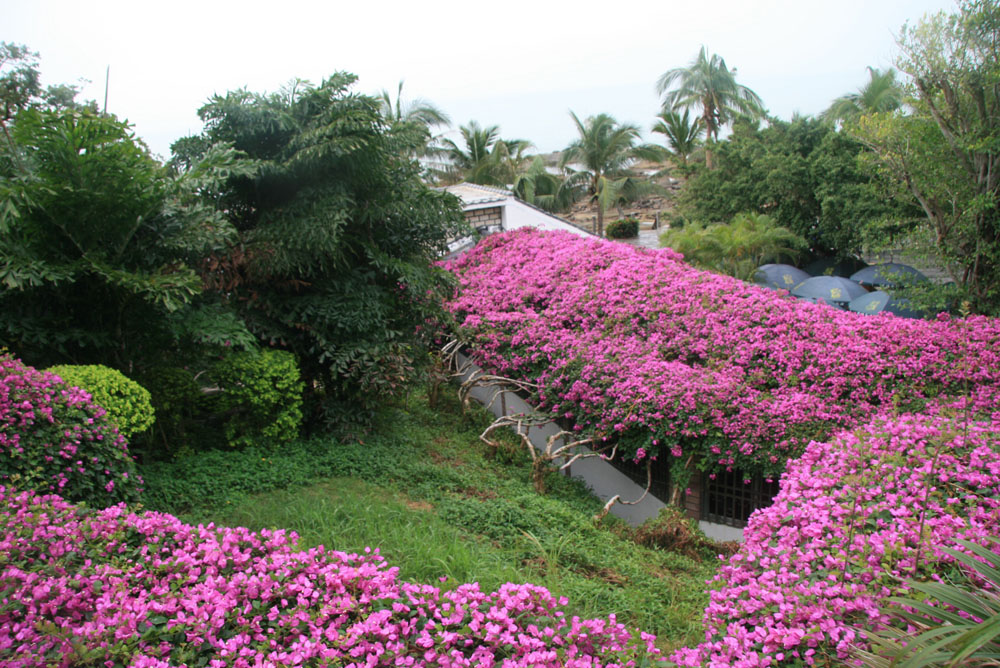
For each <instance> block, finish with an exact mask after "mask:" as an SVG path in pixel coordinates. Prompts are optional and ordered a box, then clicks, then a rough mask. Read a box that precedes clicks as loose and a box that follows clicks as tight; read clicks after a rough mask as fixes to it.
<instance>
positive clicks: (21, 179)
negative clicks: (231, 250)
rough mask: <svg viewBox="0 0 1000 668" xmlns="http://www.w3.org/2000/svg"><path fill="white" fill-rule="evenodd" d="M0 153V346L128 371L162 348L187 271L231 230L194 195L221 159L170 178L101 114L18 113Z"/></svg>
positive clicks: (222, 154) (185, 288)
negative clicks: (7, 143)
mask: <svg viewBox="0 0 1000 668" xmlns="http://www.w3.org/2000/svg"><path fill="white" fill-rule="evenodd" d="M7 149H8V150H6V151H3V150H0V202H2V205H0V286H2V287H0V345H6V346H9V347H10V348H11V349H13V350H16V351H18V353H19V354H20V355H22V356H23V357H24V359H25V360H28V361H30V362H31V363H33V364H38V365H42V366H45V365H49V364H52V363H56V362H65V361H72V362H75V363H102V364H108V365H112V366H114V367H116V368H118V369H122V370H126V371H128V370H130V369H132V368H133V367H134V366H136V365H141V364H143V363H144V361H146V360H149V359H150V358H151V357H155V356H157V355H159V354H160V351H161V350H162V349H163V348H164V346H167V345H172V343H173V342H174V340H175V338H176V336H178V335H179V334H178V331H177V330H176V328H175V325H176V322H177V318H178V315H179V314H180V313H182V312H184V311H185V310H186V309H188V308H190V307H191V306H192V305H193V303H194V301H195V297H196V295H197V294H198V293H199V292H200V291H201V280H200V278H199V276H198V274H197V273H196V271H195V267H196V266H197V265H198V263H199V262H200V260H201V258H202V257H204V255H205V254H207V253H209V252H211V251H213V250H218V249H221V248H223V247H225V245H226V244H227V243H229V242H230V241H232V240H233V239H235V230H234V229H233V228H232V226H231V225H230V224H229V223H228V221H226V220H225V218H224V217H223V216H222V215H221V214H219V213H217V212H215V211H214V210H212V209H211V208H209V207H207V206H206V205H205V204H204V203H203V202H202V201H201V196H200V194H199V193H200V192H201V190H202V189H204V188H206V187H211V185H212V184H213V183H214V182H215V181H216V180H217V176H218V174H220V173H231V172H232V170H234V169H238V168H237V166H236V165H234V157H233V155H232V154H231V152H228V151H224V150H218V151H214V152H212V153H210V154H208V155H206V156H205V158H204V159H203V160H202V161H201V162H199V164H198V165H197V166H196V167H195V168H193V169H192V170H191V172H190V173H189V174H188V175H187V176H185V177H184V178H181V179H171V178H170V177H169V176H168V174H167V173H166V172H165V170H164V169H163V168H162V167H161V166H160V165H159V164H158V163H157V162H156V161H155V160H153V159H152V158H151V157H150V156H149V153H148V151H147V150H146V148H145V146H144V145H143V144H142V143H141V142H140V141H139V140H138V139H137V138H136V137H135V135H133V134H132V131H131V128H130V127H129V126H128V125H127V124H126V123H123V122H121V121H118V120H117V119H115V118H113V117H111V116H101V115H95V114H92V113H89V112H75V111H46V110H36V109H27V110H22V111H20V112H19V113H18V115H17V116H16V119H15V122H14V124H13V127H12V131H11V143H10V144H9V145H8V146H7Z"/></svg>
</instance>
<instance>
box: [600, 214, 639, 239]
mask: <svg viewBox="0 0 1000 668" xmlns="http://www.w3.org/2000/svg"><path fill="white" fill-rule="evenodd" d="M606 233H607V236H608V238H609V239H631V238H633V237H637V236H639V221H638V220H636V219H635V218H620V219H619V220H612V221H611V222H610V223H608V226H607V229H606Z"/></svg>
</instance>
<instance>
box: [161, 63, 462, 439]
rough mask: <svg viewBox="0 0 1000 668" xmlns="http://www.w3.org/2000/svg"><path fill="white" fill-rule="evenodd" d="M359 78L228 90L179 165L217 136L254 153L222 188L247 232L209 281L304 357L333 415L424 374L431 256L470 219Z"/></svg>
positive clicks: (208, 270)
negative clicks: (432, 185)
mask: <svg viewBox="0 0 1000 668" xmlns="http://www.w3.org/2000/svg"><path fill="white" fill-rule="evenodd" d="M353 81H354V77H353V76H352V75H348V74H337V75H334V76H333V77H331V78H329V79H328V80H326V81H325V82H323V84H322V85H319V86H311V85H308V84H307V83H304V82H296V83H295V84H294V85H293V86H291V87H289V88H286V89H285V90H283V91H282V92H280V93H276V94H272V95H263V94H256V93H251V92H248V91H246V90H239V91H233V92H230V93H228V94H226V95H224V96H215V97H213V98H212V99H211V100H210V101H209V102H208V103H207V104H206V105H205V106H204V107H202V108H201V110H200V111H199V114H200V116H201V118H202V119H203V120H204V121H205V131H204V133H203V134H202V135H201V136H199V137H197V138H188V139H187V140H185V141H183V142H180V143H179V144H177V145H176V148H175V150H181V149H183V151H185V152H186V153H185V154H184V155H180V154H179V155H178V158H183V160H179V161H178V163H179V164H186V163H187V162H188V161H189V160H190V159H191V158H192V154H193V155H194V157H197V153H198V152H199V151H200V150H203V148H204V147H205V146H209V145H220V144H221V145H231V146H233V147H235V149H237V150H238V151H240V152H242V154H243V155H245V156H246V157H245V158H244V159H243V161H242V163H241V164H244V165H246V166H250V167H252V171H251V173H249V174H240V173H237V174H234V175H233V176H232V178H230V179H229V180H228V181H227V182H226V183H225V184H224V185H223V186H222V187H220V188H218V189H217V190H216V191H214V192H212V193H211V195H212V198H213V201H214V203H215V204H216V205H217V207H218V209H219V210H220V211H223V212H225V214H226V216H227V217H228V220H229V223H230V224H231V225H232V226H233V227H234V228H235V230H236V231H237V234H238V239H237V240H236V241H235V243H233V244H231V245H230V246H229V247H227V248H226V249H225V250H224V251H221V252H217V253H215V254H213V255H212V256H211V258H210V259H209V261H208V262H207V263H206V264H205V265H204V271H203V274H202V277H203V279H204V280H205V281H206V282H207V283H208V284H209V285H210V286H211V288H212V290H213V291H214V293H215V295H216V296H217V297H218V298H219V299H221V300H222V301H224V302H225V303H226V304H227V305H228V306H229V307H231V308H233V309H236V310H237V311H238V312H239V313H240V315H241V317H242V318H243V320H244V321H245V322H246V323H247V326H248V327H249V328H250V330H251V331H253V332H254V334H255V335H256V336H257V337H258V339H259V340H260V341H262V342H264V343H265V344H268V345H271V346H274V347H278V348H282V349H284V350H287V351H289V352H292V353H294V354H295V356H296V358H297V360H298V362H299V365H300V367H301V370H302V374H303V378H304V380H305V381H306V387H307V389H308V390H309V391H310V393H311V397H310V401H309V403H308V404H307V408H308V409H309V411H310V413H311V416H312V417H317V416H322V417H326V418H328V419H332V420H339V419H342V418H345V417H347V416H348V415H351V416H354V417H359V414H358V413H357V410H358V407H359V406H361V407H362V408H365V407H367V408H370V407H371V405H372V402H373V401H374V400H376V399H378V398H379V397H383V396H386V395H391V394H394V393H397V392H399V391H400V390H401V388H402V386H403V384H404V382H405V380H407V379H408V378H411V377H412V376H413V375H414V373H413V370H414V368H415V362H416V361H417V359H418V358H419V355H420V339H419V336H418V334H415V332H417V330H418V325H420V324H421V323H423V321H424V320H425V319H426V318H427V317H429V316H431V315H433V314H435V313H437V302H436V301H435V300H433V299H430V298H429V295H432V294H434V293H435V292H436V291H437V290H439V289H440V288H441V287H442V286H443V285H444V276H443V274H442V273H441V272H440V271H439V270H438V269H436V268H433V267H432V266H431V261H432V259H433V258H435V257H436V256H437V254H438V253H440V252H442V251H443V250H444V248H445V242H446V240H447V239H448V238H449V236H451V235H453V234H454V233H455V231H456V230H457V229H458V227H459V226H460V225H461V220H462V218H461V212H460V210H459V208H458V205H457V201H456V200H455V199H454V198H453V197H451V196H450V195H447V194H445V193H441V192H435V191H432V190H430V189H428V188H427V187H426V186H424V185H423V184H422V183H421V182H420V180H419V178H418V177H419V166H418V165H417V164H416V163H415V162H414V161H412V160H410V159H409V158H407V157H405V155H403V154H405V153H407V151H408V150H409V148H410V145H409V144H407V143H406V142H407V141H408V139H407V138H403V139H397V137H396V136H395V135H394V134H393V133H392V132H391V131H390V130H389V129H388V128H387V127H386V125H385V122H384V120H383V118H382V116H381V115H380V113H379V104H378V101H377V100H376V99H374V98H370V97H366V96H362V95H357V94H354V93H351V92H350V91H349V87H350V85H351V84H352V83H353ZM348 411H349V412H348ZM362 417H363V416H362Z"/></svg>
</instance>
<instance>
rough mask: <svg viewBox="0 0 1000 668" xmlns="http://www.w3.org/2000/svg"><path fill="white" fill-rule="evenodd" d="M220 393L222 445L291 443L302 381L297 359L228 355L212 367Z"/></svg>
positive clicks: (271, 353) (266, 353)
mask: <svg viewBox="0 0 1000 668" xmlns="http://www.w3.org/2000/svg"><path fill="white" fill-rule="evenodd" d="M212 375H213V377H214V378H215V380H216V382H217V383H218V385H219V387H220V388H221V390H222V393H221V394H220V395H219V398H218V404H219V406H218V407H219V410H220V411H221V412H222V413H224V414H225V415H226V416H227V417H226V420H225V426H224V430H225V435H226V441H227V442H228V443H229V444H230V445H235V446H243V445H249V444H252V443H258V442H260V441H261V440H265V441H290V440H293V439H295V438H296V437H297V436H298V434H299V425H300V424H301V423H302V390H303V387H304V385H303V383H302V380H301V379H300V377H299V367H298V364H297V363H296V361H295V356H294V355H292V354H291V353H289V352H285V351H283V350H260V351H245V352H237V353H232V354H230V355H228V356H226V357H225V358H223V359H222V361H220V362H219V363H218V364H216V365H215V367H214V368H213V369H212Z"/></svg>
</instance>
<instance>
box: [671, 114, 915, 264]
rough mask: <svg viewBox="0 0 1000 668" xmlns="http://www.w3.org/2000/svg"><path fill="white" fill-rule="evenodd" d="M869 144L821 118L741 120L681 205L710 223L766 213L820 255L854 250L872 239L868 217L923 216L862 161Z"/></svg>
mask: <svg viewBox="0 0 1000 668" xmlns="http://www.w3.org/2000/svg"><path fill="white" fill-rule="evenodd" d="M862 150H863V146H862V144H860V143H859V142H857V141H856V140H854V139H852V138H850V137H848V136H846V135H845V134H843V133H840V132H837V131H836V130H835V129H834V128H832V127H831V126H830V125H828V124H826V123H823V122H821V121H819V120H815V119H810V118H797V119H795V120H793V121H792V122H791V123H788V122H785V121H779V120H773V121H771V122H770V123H769V124H768V127H766V128H764V129H758V128H757V127H756V126H754V125H752V124H749V123H738V124H737V125H736V127H735V128H734V130H733V134H732V135H731V136H730V137H729V139H728V140H726V141H723V142H720V143H718V144H717V145H716V146H715V157H714V160H715V168H714V169H711V170H708V169H702V170H698V171H697V172H696V173H695V174H694V175H693V176H692V177H691V178H690V179H689V180H688V182H687V184H686V186H685V189H684V191H683V193H682V197H681V201H682V207H681V208H682V211H683V212H684V215H685V216H686V217H688V218H690V219H693V220H697V221H703V222H728V221H730V220H731V219H732V218H733V217H734V216H736V215H737V214H739V213H744V212H752V213H764V214H767V215H769V216H771V217H772V218H773V219H774V220H775V222H776V223H777V224H778V225H781V226H783V227H787V228H789V229H790V230H792V231H793V232H795V233H796V234H798V235H799V236H801V237H803V238H805V239H806V241H807V242H808V243H809V247H810V248H811V249H812V250H813V252H815V253H817V254H820V255H852V254H855V253H858V252H860V250H861V248H862V246H863V244H864V242H865V241H866V238H865V231H866V226H867V224H868V223H872V222H876V221H880V220H882V219H884V218H886V217H888V218H891V219H893V220H894V221H898V220H899V219H911V218H913V217H915V216H917V215H918V214H919V211H917V210H916V209H914V208H913V207H912V206H909V207H907V206H905V205H902V204H899V203H897V202H895V201H893V200H889V199H887V198H886V197H885V196H884V195H883V194H882V193H880V192H879V190H878V189H877V188H876V187H875V185H873V183H872V180H871V177H870V176H869V175H868V174H866V173H865V172H864V171H863V170H862V168H861V166H860V165H859V164H858V162H857V158H858V155H859V154H860V153H861V152H862ZM905 201H908V200H904V202H905Z"/></svg>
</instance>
